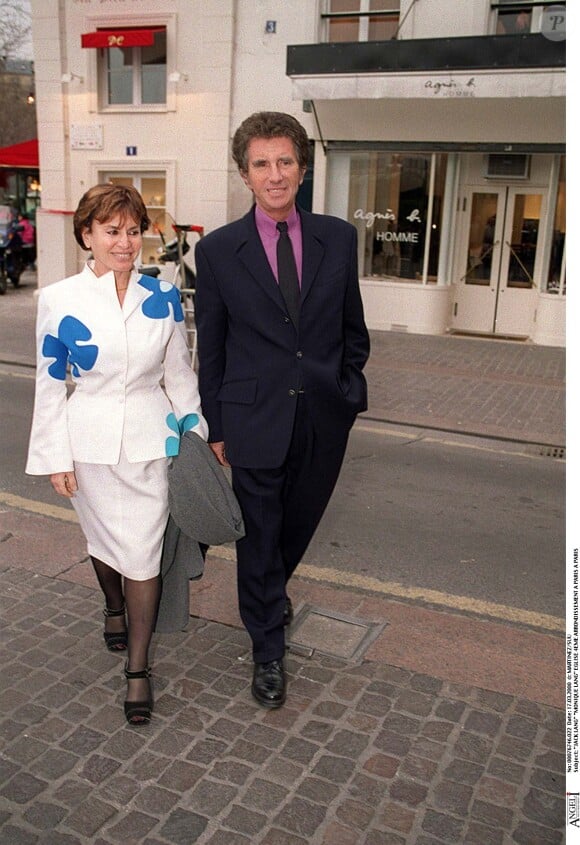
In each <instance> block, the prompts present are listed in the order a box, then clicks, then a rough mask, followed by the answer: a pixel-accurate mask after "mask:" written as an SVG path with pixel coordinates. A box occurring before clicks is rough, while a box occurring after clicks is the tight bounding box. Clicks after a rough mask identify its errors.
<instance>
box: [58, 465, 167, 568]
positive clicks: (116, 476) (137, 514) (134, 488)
mask: <svg viewBox="0 0 580 845" xmlns="http://www.w3.org/2000/svg"><path fill="white" fill-rule="evenodd" d="M168 466H169V461H168V459H167V458H160V459H158V460H155V461H142V462H139V463H134V464H131V463H129V461H128V460H127V458H126V457H125V455H124V453H121V459H120V461H119V463H118V464H116V465H114V466H108V465H103V464H85V463H75V475H76V479H77V484H78V488H79V489H78V491H77V492H76V493H75V494H74V496H73V498H72V504H73V507H74V509H75V511H76V513H77V516H78V518H79V522H80V525H81V528H82V531H83V534H84V535H85V537H86V539H87V549H88V552H89V554H90V555H91V556H92V557H96V558H98V559H99V560H102V561H103V563H106V564H107V565H108V566H110V567H111V568H112V569H115V570H116V571H117V572H120V573H121V575H123V576H124V577H126V578H131V579H133V580H134V581H147V580H148V579H149V578H154V577H155V576H156V575H159V570H160V568H161V551H162V547H163V536H164V533H165V527H166V525H167V518H168V516H169V507H168V487H167V468H168Z"/></svg>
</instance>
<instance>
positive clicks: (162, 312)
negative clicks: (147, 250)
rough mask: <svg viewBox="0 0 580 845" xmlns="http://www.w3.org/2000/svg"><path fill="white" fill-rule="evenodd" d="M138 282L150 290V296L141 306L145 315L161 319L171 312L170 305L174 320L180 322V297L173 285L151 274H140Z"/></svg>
mask: <svg viewBox="0 0 580 845" xmlns="http://www.w3.org/2000/svg"><path fill="white" fill-rule="evenodd" d="M139 284H140V285H141V287H143V288H146V289H147V290H149V291H151V296H149V297H148V298H147V299H146V300H145V302H144V303H143V305H142V306H141V310H142V311H143V313H144V314H145V316H146V317H151V319H152V320H163V319H165V317H169V314H170V313H171V311H170V308H169V306H170V305H171V306H172V307H173V317H174V319H175V322H176V323H181V322H182V320H183V308H182V307H181V297H180V296H179V291H178V290H177V288H176V287H175V285H172V284H170V282H164V281H163V279H155V278H154V277H153V276H141V278H140V279H139Z"/></svg>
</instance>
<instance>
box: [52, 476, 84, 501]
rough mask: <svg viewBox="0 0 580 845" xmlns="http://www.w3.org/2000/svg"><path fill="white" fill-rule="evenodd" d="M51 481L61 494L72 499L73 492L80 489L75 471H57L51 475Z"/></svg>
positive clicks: (56, 490)
mask: <svg viewBox="0 0 580 845" xmlns="http://www.w3.org/2000/svg"><path fill="white" fill-rule="evenodd" d="M50 483H51V484H52V486H53V487H54V490H55V492H56V493H58V495H59V496H66V498H67V499H72V497H73V493H76V491H77V490H78V489H79V486H78V484H77V479H76V475H75V474H74V472H72V471H70V472H55V473H54V474H53V475H51V476H50Z"/></svg>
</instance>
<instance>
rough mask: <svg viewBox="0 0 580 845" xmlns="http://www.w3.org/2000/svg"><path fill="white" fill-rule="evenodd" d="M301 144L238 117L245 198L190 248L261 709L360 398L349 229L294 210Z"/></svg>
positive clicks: (202, 354)
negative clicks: (237, 213)
mask: <svg viewBox="0 0 580 845" xmlns="http://www.w3.org/2000/svg"><path fill="white" fill-rule="evenodd" d="M309 151H310V148H309V143H308V136H307V135H306V132H305V130H304V128H303V127H302V126H301V124H300V123H299V122H298V121H297V120H296V119H295V118H294V117H292V116H291V115H288V114H284V113H280V112H259V113H256V114H253V115H251V116H250V117H248V118H247V119H246V120H245V121H244V122H243V123H242V124H241V125H240V127H239V128H238V130H237V131H236V133H235V135H234V139H233V157H234V160H235V161H236V164H237V166H238V169H239V172H240V175H241V177H242V179H243V181H244V183H245V184H246V186H247V187H248V188H249V189H250V191H251V192H252V194H253V201H254V204H253V206H252V208H251V210H250V211H249V212H248V213H247V214H246V215H245V216H244V217H242V218H241V219H240V220H237V221H235V222H233V223H230V224H228V225H226V226H223V227H221V228H220V229H217V230H216V231H214V232H212V233H211V234H209V235H207V237H205V238H203V239H202V240H201V241H199V242H198V244H197V247H196V267H197V274H198V275H197V286H196V320H197V331H198V357H199V387H200V393H201V399H202V408H203V413H204V416H205V418H206V420H207V421H208V423H209V429H210V433H209V445H210V446H211V448H212V450H213V452H214V453H215V455H216V457H217V459H218V461H219V462H220V463H221V464H222V465H223V466H231V468H232V485H233V489H234V491H235V493H236V495H237V497H238V501H239V503H240V506H241V509H242V513H243V516H244V523H245V529H246V535H245V537H244V538H243V539H242V540H240V541H238V543H237V562H238V597H239V608H240V615H241V618H242V621H243V623H244V625H245V626H246V629H247V631H248V633H249V635H250V637H251V640H252V649H253V659H254V674H253V681H252V694H253V696H254V698H255V699H256V700H257V701H258V702H259V703H260V704H261V705H262V706H264V707H269V708H275V707H280V706H281V705H282V704H283V703H284V701H285V699H286V675H285V671H284V662H283V657H284V651H285V641H284V626H285V625H287V624H289V622H290V621H291V619H292V612H293V611H292V603H291V601H290V598H289V596H288V593H287V591H286V586H287V583H288V581H289V579H290V577H291V575H292V573H293V572H294V570H295V569H296V567H297V566H298V564H299V563H300V560H301V558H302V556H303V554H304V552H305V550H306V548H307V546H308V544H309V542H310V540H311V539H312V536H313V534H314V532H315V530H316V528H317V526H318V523H319V522H320V519H321V517H322V515H323V513H324V510H325V508H326V506H327V504H328V501H329V499H330V496H331V495H332V491H333V489H334V486H335V484H336V480H337V478H338V475H339V472H340V467H341V464H342V461H343V458H344V453H345V450H346V445H347V440H348V435H349V431H350V429H351V427H352V425H353V423H354V421H355V418H356V415H357V414H358V413H360V412H361V411H364V410H366V407H367V396H366V382H365V378H364V376H363V372H362V371H363V367H364V365H365V363H366V361H367V358H368V355H369V336H368V332H367V330H366V327H365V323H364V316H363V308H362V301H361V296H360V290H359V283H358V270H357V266H358V261H357V237H356V230H355V228H354V227H353V226H352V225H351V224H349V223H346V222H345V221H344V220H340V219H339V218H336V217H329V216H327V215H318V214H310V213H308V212H306V211H304V210H303V209H301V208H299V207H297V206H296V204H295V200H296V194H297V193H298V189H299V187H300V185H301V183H302V180H303V178H304V173H305V171H306V167H307V164H308V156H309ZM280 223H281V224H282V228H283V229H286V232H285V233H284V234H282V233H280V232H279V229H278V227H277V224H280ZM284 224H287V226H284ZM287 236H289V238H290V243H291V247H292V248H291V249H290V250H289V252H290V256H292V254H293V256H294V261H292V260H291V259H290V261H291V264H292V268H293V269H292V270H291V271H290V273H291V274H292V273H293V274H294V277H295V286H296V285H297V286H298V288H296V297H295V300H294V301H292V300H291V299H288V296H289V295H288V294H287V292H286V285H285V277H286V274H287V273H288V270H286V269H284V267H285V266H286V265H287V263H288V259H284V258H280V259H279V258H278V255H277V250H278V241H279V240H281V239H283V237H284V238H285V237H287ZM286 243H287V242H286ZM280 246H282V244H280ZM279 264H280V267H279ZM283 265H284V267H283ZM296 275H297V278H296Z"/></svg>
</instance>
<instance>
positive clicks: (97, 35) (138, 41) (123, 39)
mask: <svg viewBox="0 0 580 845" xmlns="http://www.w3.org/2000/svg"><path fill="white" fill-rule="evenodd" d="M163 29H165V27H163V26H152V27H148V28H147V29H143V28H139V29H98V30H97V31H96V32H85V33H84V35H81V47H151V46H152V45H153V43H154V42H155V33H156V32H162V31H163Z"/></svg>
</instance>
